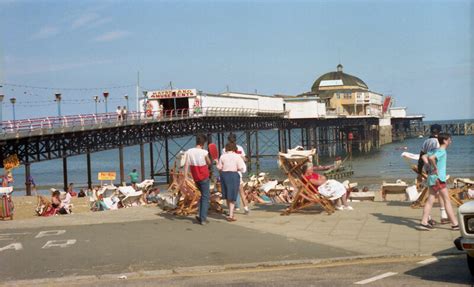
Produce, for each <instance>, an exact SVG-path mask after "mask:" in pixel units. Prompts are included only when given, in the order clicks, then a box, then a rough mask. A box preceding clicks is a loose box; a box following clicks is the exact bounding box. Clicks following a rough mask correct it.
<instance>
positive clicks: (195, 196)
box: [171, 172, 201, 215]
mask: <svg viewBox="0 0 474 287" xmlns="http://www.w3.org/2000/svg"><path fill="white" fill-rule="evenodd" d="M174 177H175V184H176V191H175V192H176V196H177V197H178V199H179V200H178V204H177V207H176V208H175V209H173V210H171V211H172V212H173V214H175V215H189V214H193V213H196V212H197V208H198V203H199V199H200V198H201V192H200V191H199V189H198V188H197V186H196V184H195V182H194V180H193V179H192V178H190V177H185V176H184V173H182V172H179V173H176V174H175V175H174Z"/></svg>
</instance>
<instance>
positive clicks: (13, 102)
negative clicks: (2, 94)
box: [10, 98, 16, 121]
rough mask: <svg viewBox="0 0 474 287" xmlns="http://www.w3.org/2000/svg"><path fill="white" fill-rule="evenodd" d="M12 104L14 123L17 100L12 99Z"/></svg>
mask: <svg viewBox="0 0 474 287" xmlns="http://www.w3.org/2000/svg"><path fill="white" fill-rule="evenodd" d="M10 103H12V108H13V121H15V120H16V115H15V103H16V98H10Z"/></svg>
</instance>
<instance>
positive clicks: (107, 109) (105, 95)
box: [102, 92, 109, 114]
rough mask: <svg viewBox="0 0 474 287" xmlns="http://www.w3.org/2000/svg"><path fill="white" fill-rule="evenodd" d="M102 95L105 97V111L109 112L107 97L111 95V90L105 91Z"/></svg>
mask: <svg viewBox="0 0 474 287" xmlns="http://www.w3.org/2000/svg"><path fill="white" fill-rule="evenodd" d="M102 95H103V96H104V99H105V113H106V114H107V113H108V112H109V108H108V107H107V98H108V97H109V92H103V93H102Z"/></svg>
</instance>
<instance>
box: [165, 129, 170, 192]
mask: <svg viewBox="0 0 474 287" xmlns="http://www.w3.org/2000/svg"><path fill="white" fill-rule="evenodd" d="M165 161H166V162H165V168H166V171H165V172H166V183H168V184H169V183H170V162H169V161H170V159H169V150H168V137H166V138H165Z"/></svg>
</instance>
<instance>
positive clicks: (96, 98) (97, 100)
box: [94, 96, 99, 115]
mask: <svg viewBox="0 0 474 287" xmlns="http://www.w3.org/2000/svg"><path fill="white" fill-rule="evenodd" d="M94 102H95V114H96V115H97V103H98V102H99V96H94Z"/></svg>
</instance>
